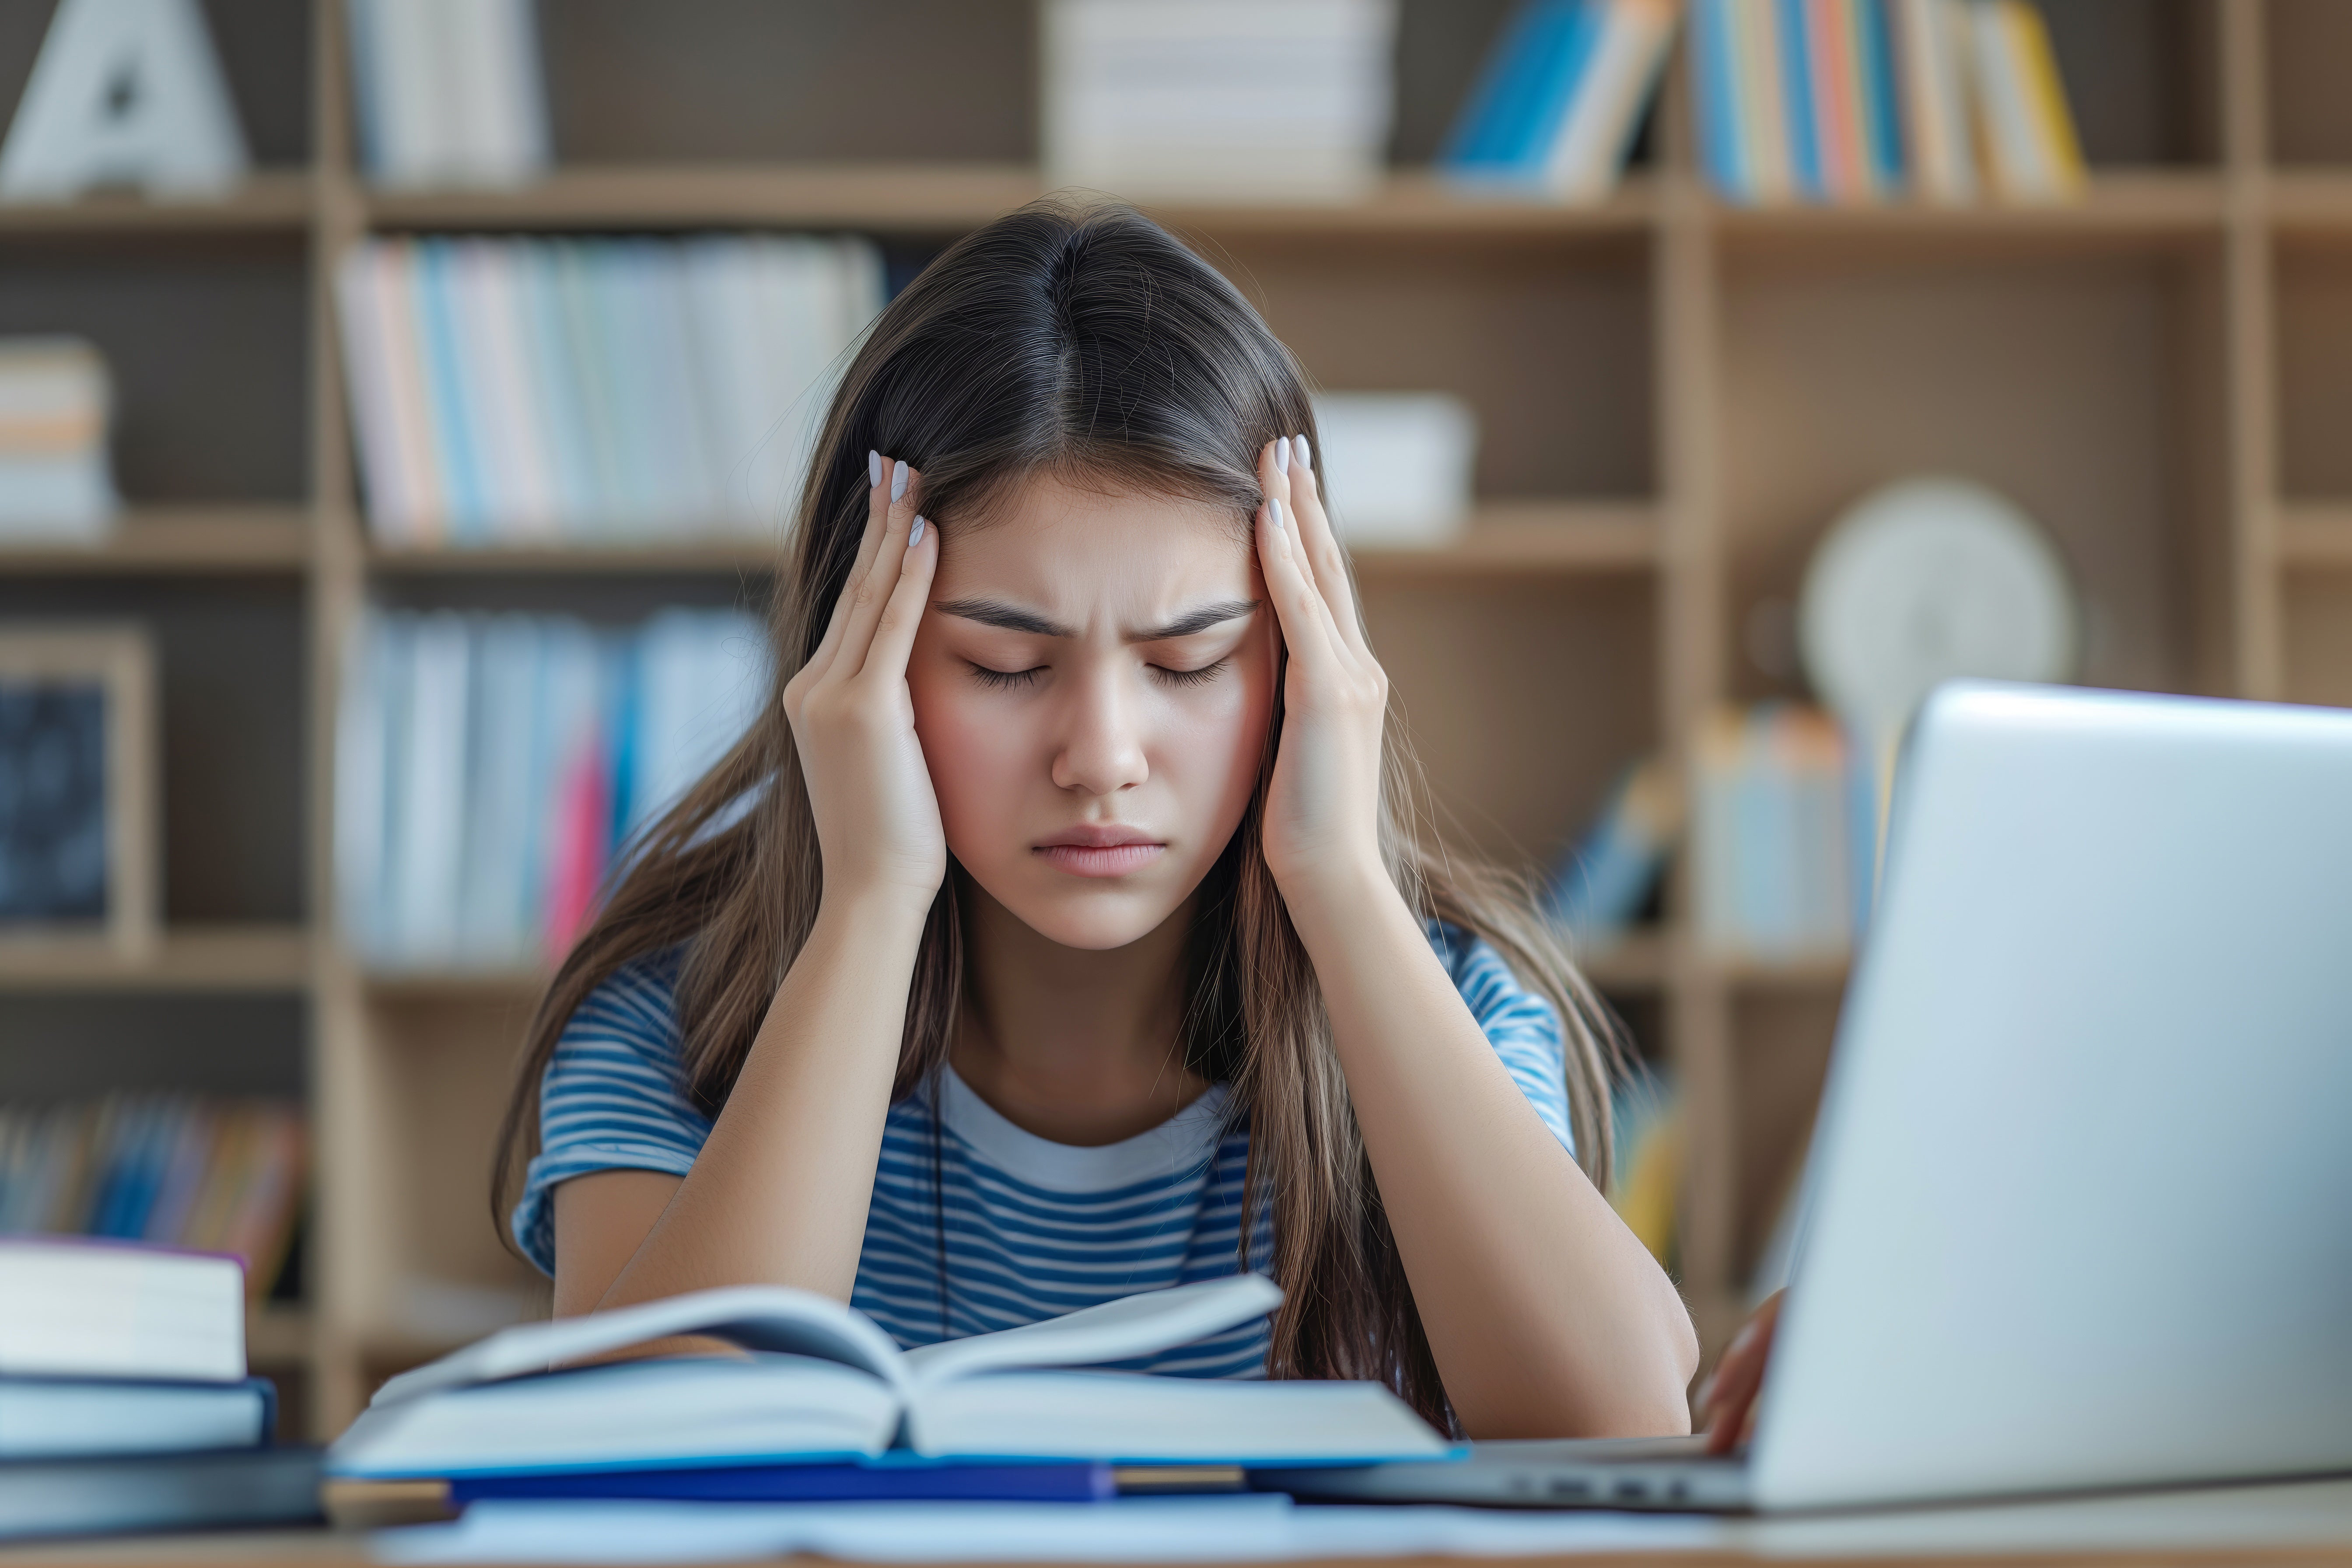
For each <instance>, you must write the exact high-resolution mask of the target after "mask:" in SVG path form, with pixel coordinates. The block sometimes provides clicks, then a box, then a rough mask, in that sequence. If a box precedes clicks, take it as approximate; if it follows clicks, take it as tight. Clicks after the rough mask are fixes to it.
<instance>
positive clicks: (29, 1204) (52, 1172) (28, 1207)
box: [0, 1094, 308, 1299]
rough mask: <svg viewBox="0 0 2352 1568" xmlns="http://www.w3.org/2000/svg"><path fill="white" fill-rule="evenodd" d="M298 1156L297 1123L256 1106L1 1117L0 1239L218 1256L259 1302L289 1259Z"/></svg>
mask: <svg viewBox="0 0 2352 1568" xmlns="http://www.w3.org/2000/svg"><path fill="white" fill-rule="evenodd" d="M307 1146H308V1139H307V1137H306V1135H305V1132H304V1127H303V1120H302V1115H301V1112H300V1111H299V1110H298V1109H297V1108H295V1107H294V1106H291V1105H285V1104H278V1103H275V1102H271V1101H267V1100H262V1101H247V1102H223V1101H211V1100H197V1099H194V1098H192V1097H190V1096H186V1095H175V1094H152V1095H127V1094H126V1095H110V1096H108V1097H107V1098H105V1099H103V1100H97V1101H95V1102H87V1103H80V1104H67V1105H56V1106H49V1107H46V1108H40V1109H34V1108H29V1107H23V1106H0V1236H29V1235H41V1234H47V1235H57V1236H85V1237H112V1238H116V1239H120V1240H124V1241H145V1242H152V1243H155V1244H157V1245H159V1246H164V1247H184V1248H188V1249H191V1250H194V1251H199V1252H211V1253H220V1254H224V1255H226V1256H229V1257H233V1258H236V1260H237V1261H238V1262H239V1263H240V1264H241V1265H242V1268H243V1270H244V1278H245V1279H247V1281H249V1282H250V1283H251V1285H252V1287H253V1289H254V1293H255V1295H256V1298H257V1299H259V1298H261V1297H265V1296H267V1295H268V1294H269V1292H270V1290H271V1289H272V1288H273V1287H274V1286H275V1285H276V1283H277V1282H278V1277H279V1275H280V1274H281V1273H282V1272H284V1270H285V1268H286V1263H287V1258H288V1254H289V1251H290V1250H291V1247H292V1243H293V1237H294V1227H295V1223H296V1220H297V1218H298V1216H299V1213H300V1210H301V1198H302V1182H303V1173H304V1171H305V1170H306V1168H307V1165H308V1160H307V1154H306V1151H307Z"/></svg>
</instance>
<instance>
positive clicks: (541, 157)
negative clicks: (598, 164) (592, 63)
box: [346, 0, 551, 185]
mask: <svg viewBox="0 0 2352 1568" xmlns="http://www.w3.org/2000/svg"><path fill="white" fill-rule="evenodd" d="M350 14H351V25H350V26H349V27H348V28H347V29H346V32H347V34H348V35H349V37H350V40H351V48H352V86H353V87H354V88H355V89H357V96H358V99H359V132H360V157H361V161H362V163H364V164H365V165H366V167H367V171H368V173H369V174H370V175H371V176H373V178H374V179H375V180H377V181H378V182H380V183H381V184H387V185H512V184H521V183H523V182H524V181H527V180H530V179H532V178H534V177H536V176H537V175H539V174H543V173H544V172H545V171H546V169H547V165H548V163H549V161H550V156H551V154H550V151H549V135H548V128H547V96H546V92H545V90H544V89H543V88H542V86H541V81H540V69H539V37H538V27H537V25H536V18H535V15H534V12H533V9H532V5H531V0H350Z"/></svg>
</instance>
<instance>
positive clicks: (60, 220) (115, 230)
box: [0, 169, 310, 237]
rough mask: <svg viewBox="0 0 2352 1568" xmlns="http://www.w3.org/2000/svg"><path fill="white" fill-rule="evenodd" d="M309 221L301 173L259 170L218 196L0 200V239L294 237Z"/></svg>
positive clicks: (107, 194)
mask: <svg viewBox="0 0 2352 1568" xmlns="http://www.w3.org/2000/svg"><path fill="white" fill-rule="evenodd" d="M308 226H310V171H309V170H307V169H259V170H256V171H255V172H254V173H253V174H248V175H247V176H246V178H245V180H244V181H243V182H242V183H240V184H237V185H236V186H234V187H232V188H231V189H229V190H227V191H226V192H223V193H222V194H220V195H206V196H186V197H158V196H147V195H140V194H138V193H136V192H132V191H101V192H99V193H97V194H95V195H87V196H80V197H77V198H75V199H73V200H70V201H12V202H0V235H10V236H14V235H32V234H54V235H68V236H70V235H110V234H121V235H131V236H137V237H153V236H162V235H169V234H205V233H220V232H232V231H237V230H246V231H252V230H273V229H274V230H278V231H280V232H282V233H284V234H286V235H288V236H289V237H297V236H299V235H300V234H301V233H302V232H303V230H304V229H306V228H307V227H308Z"/></svg>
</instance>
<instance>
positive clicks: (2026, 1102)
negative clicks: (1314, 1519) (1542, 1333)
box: [1259, 684, 2352, 1512]
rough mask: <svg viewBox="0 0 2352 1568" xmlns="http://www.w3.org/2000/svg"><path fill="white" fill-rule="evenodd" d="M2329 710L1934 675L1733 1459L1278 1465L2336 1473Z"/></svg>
mask: <svg viewBox="0 0 2352 1568" xmlns="http://www.w3.org/2000/svg"><path fill="white" fill-rule="evenodd" d="M2347 899H2352V713H2346V712H2341V711H2336V710H2320V709H2307V708H2288V707H2280V706H2273V705H2266V704H2257V703H2242V702H2218V701H2203V700H2189V699H2175V698H2159V697H2147V696H2137V695H2122V694H2116V693H2099V692H2088V691H2074V690H2061V689H2047V688H2032V687H2018V686H1994V685H1988V684H1975V685H1965V686H1956V687H1949V688H1946V689H1944V690H1943V691H1942V692H1940V693H1939V694H1938V695H1937V696H1936V697H1934V698H1932V699H1931V700H1929V702H1928V704H1927V708H1926V710H1924V711H1923V712H1922V713H1921V715H1920V717H1919V720H1918V721H1917V723H1916V726H1915V728H1914V731H1913V733H1912V735H1911V738H1910V741H1909V743H1908V746H1907V749H1906V754H1905V757H1904V760H1903V763H1902V766H1901V768H1900V770H1899V775H1898V779H1897V783H1896V797H1895V808H1894V813H1893V817H1892V821H1891V824H1890V829H1889V842H1888V848H1887V861H1886V870H1885V884H1884V890H1883V894H1882V898H1881V901H1880V904H1879V909H1878V913H1877V915H1876V918H1875V924H1874V929H1873V930H1872V931H1871V933H1870V936H1869V940H1868V942H1867V943H1866V945H1865V948H1864V952H1862V953H1861V955H1860V960H1859V962H1858V963H1857V964H1856V966H1855V970H1854V975H1853V984H1852V985H1851V986H1850V988H1849V989H1848V991H1847V994H1846V999H1845V1006H1844V1010H1843V1014H1842V1016H1841V1017H1840V1021H1839V1027H1838V1038H1837V1043H1836V1047H1835V1049H1834V1052H1833V1055H1832V1061H1831V1067H1830V1076H1829V1083H1828V1088H1827V1090H1826V1092H1825V1095H1824V1098H1823V1101H1822V1112H1821V1120H1820V1124H1819V1127H1818V1130H1817V1131H1816V1134H1815V1144H1814V1149H1815V1153H1814V1158H1813V1161H1812V1163H1811V1169H1810V1171H1809V1172H1808V1174H1807V1190H1806V1194H1805V1198H1804V1208H1805V1211H1806V1213H1807V1216H1808V1217H1807V1219H1806V1221H1805V1224H1804V1227H1803V1234H1802V1236H1801V1240H1800V1242H1799V1249H1798V1257H1797V1260H1796V1267H1795V1270H1794V1275H1793V1282H1792V1283H1791V1285H1790V1292H1789V1299H1788V1303H1787V1306H1786V1309H1785V1310H1784V1311H1783V1313H1782V1315H1781V1319H1780V1328H1779V1333H1778V1342H1777V1344H1776V1347H1775V1349H1774V1352H1773V1361H1772V1366H1771V1369H1770V1376H1769V1382H1768V1383H1767V1385H1766V1389H1765V1393H1764V1395H1763V1399H1762V1402H1761V1405H1759V1412H1758V1419H1757V1427H1756V1436H1755V1441H1754V1444H1753V1446H1752V1448H1751V1449H1750V1451H1749V1452H1748V1454H1747V1455H1746V1456H1745V1457H1744V1458H1740V1459H1736V1460H1735V1459H1708V1458H1704V1457H1702V1456H1697V1455H1696V1454H1695V1453H1694V1452H1692V1444H1691V1443H1690V1441H1689V1440H1685V1441H1684V1443H1683V1444H1682V1445H1681V1446H1680V1447H1679V1449H1678V1448H1677V1447H1676V1446H1675V1445H1674V1444H1671V1443H1670V1444H1666V1445H1663V1446H1662V1445H1658V1444H1645V1443H1635V1444H1608V1443H1601V1444H1577V1443H1564V1444H1537V1443H1503V1444H1482V1445H1480V1446H1479V1447H1478V1449H1477V1451H1476V1452H1475V1454H1474V1455H1473V1456H1472V1457H1471V1458H1470V1459H1469V1460H1468V1461H1467V1462H1465V1463H1462V1464H1457V1465H1449V1466H1444V1467H1429V1466H1418V1465H1400V1466H1382V1467H1377V1468H1371V1469H1358V1470H1349V1471H1335V1470H1323V1471H1311V1472H1307V1473H1298V1472H1290V1473H1286V1474H1283V1475H1279V1476H1272V1475H1269V1476H1263V1477H1260V1478H1259V1480H1260V1484H1270V1485H1278V1486H1281V1487H1283V1488H1284V1489H1289V1490H1293V1491H1295V1492H1297V1493H1299V1494H1301V1495H1306V1496H1313V1497H1322V1498H1337V1499H1360V1500H1374V1499H1377V1500H1391V1501H1405V1500H1412V1501H1430V1502H1483V1503H1503V1504H1509V1503H1518V1504H1544V1505H1549V1506H1561V1505H1577V1504H1583V1505H1590V1506H1599V1507H1608V1508H1620V1509H1622V1508H1667V1509H1710V1510H1740V1509H1749V1508H1753V1509H1755V1510H1759V1511H1765V1512H1779V1511H1784V1510H1811V1509H1823V1508H1836V1507H1843V1506H1863V1505H1874V1504H1888V1503H1901V1502H1916V1501H1927V1500H1962V1499H1974V1498H1988V1497H1998V1496H2003V1495H2022V1494H2032V1493H2039V1492H2054V1491H2087V1490H2092V1489H2101V1488H2120V1487H2136V1486H2153V1485H2162V1484H2182V1483H2196V1482H2214V1481H2228V1480H2252V1479H2265V1478H2273V1477H2290V1476H2297V1475H2319V1474H2326V1473H2331V1472H2352V1355H2347V1353H2346V1351H2345V1348H2344V1314H2345V1310H2346V1307H2347V1303H2352V1224H2347V1222H2346V1219H2345V1215H2344V1207H2345V1199H2346V1196H2347V1194H2352V1138H2347V1137H2346V1136H2345V1133H2344V1129H2343V1122H2344V1108H2345V1107H2346V1106H2347V1104H2352V962H2347V956H2346V955H2347V951H2348V950H2352V944H2347V931H2352V916H2347V907H2352V905H2347Z"/></svg>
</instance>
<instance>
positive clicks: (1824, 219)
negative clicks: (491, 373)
mask: <svg viewBox="0 0 2352 1568" xmlns="http://www.w3.org/2000/svg"><path fill="white" fill-rule="evenodd" d="M1680 178H1685V179H1689V181H1690V185H1691V188H1692V189H1693V190H1694V191H1701V190H1703V189H1704V187H1703V186H1700V185H1699V184H1698V183H1697V182H1696V179H1695V178H1692V177H1689V176H1680ZM1668 184H1671V182H1669V181H1662V180H1659V179H1655V178H1653V177H1650V176H1647V175H1641V174H1637V175H1634V176H1633V177H1631V178H1629V179H1628V180H1627V181H1626V182H1625V184H1623V185H1622V186H1621V187H1620V188H1619V189H1618V190H1617V191H1616V192H1614V193H1613V194H1612V195H1610V196H1608V197H1607V198H1605V199H1604V200H1602V201H1600V202H1596V203H1591V204H1580V205H1569V204H1564V203H1559V202H1549V201H1544V200H1541V199H1538V198H1534V197H1529V196H1524V195H1515V194H1510V193H1505V192H1483V191H1478V190H1475V188H1465V187H1463V186H1460V185H1457V184H1452V183H1450V182H1449V181H1447V180H1446V179H1444V177H1443V176H1441V175H1439V174H1434V173H1433V172H1432V171H1430V170H1427V169H1420V168H1408V169H1399V170H1397V171H1396V172H1394V173H1392V174H1390V175H1389V176H1388V177H1387V178H1386V179H1384V180H1382V181H1381V183H1380V184H1379V185H1377V186H1376V187H1375V188H1374V189H1373V190H1372V191H1371V192H1370V194H1368V195H1365V196H1363V197H1361V198H1360V199H1357V200H1353V201H1344V202H1332V203H1299V202H1266V203H1255V202H1244V201H1230V202H1227V201H1166V202H1152V201H1148V200H1147V201H1144V202H1141V203H1139V205H1142V206H1144V207H1145V208H1146V210H1148V211H1150V213H1151V214H1152V216H1155V217H1158V218H1160V219H1161V220H1162V221H1164V222H1166V223H1169V224H1171V225H1172V226H1177V227H1180V228H1194V229H1202V230H1207V231H1210V232H1213V233H1215V234H1218V235H1232V236H1244V235H1253V236H1265V237H1317V236H1326V235H1330V236H1348V235H1382V236H1391V237H1394V236H1410V235H1412V234H1416V233H1420V234H1429V235H1443V236H1449V237H1464V236H1471V237H1475V236H1481V235H1484V236H1492V237H1512V236H1521V237H1543V236H1556V235H1576V234H1591V235H1607V234H1632V233H1637V232H1640V231H1642V230H1643V229H1645V228H1647V227H1649V226H1651V225H1652V224H1653V223H1654V222H1655V221H1657V220H1658V219H1659V217H1660V216H1661V215H1662V213H1663V212H1664V207H1665V205H1666V204H1665V203H1664V201H1663V200H1662V199H1661V192H1662V190H1663V189H1664V188H1665V187H1666V186H1667V185H1668ZM1047 189H1048V187H1047V185H1046V184H1045V178H1044V176H1043V175H1042V174H1040V173H1039V172H1038V171H1037V170H1035V169H1034V168H1031V167H1028V166H1026V165H1023V164H1007V163H801V164H793V163H780V164H761V163H740V164H643V165H625V164H623V165H607V166H603V167H593V166H592V167H578V168H570V169H561V170H558V171H556V172H555V173H554V174H550V175H548V176H547V177H546V178H545V179H542V180H540V181H537V182H535V183H533V184H529V185H523V186H519V187H516V188H513V189H510V190H414V191H404V190H383V189H372V190H369V191H368V192H367V193H366V194H365V196H364V198H363V199H364V202H365V205H366V212H367V219H368V222H369V224H370V225H371V226H373V227H376V228H383V229H484V228H493V229H499V230H530V229H546V230H565V229H613V228H626V229H646V228H705V227H724V226H736V225H742V226H788V227H819V228H823V227H844V228H856V229H863V230H867V231H874V232H885V233H889V232H898V233H948V232H953V231H955V230H958V229H962V228H969V227H971V226H975V225H978V224H982V223H985V222H987V221H988V220H989V219H990V218H992V217H995V216H999V215H1000V214H1002V213H1004V212H1007V211H1009V210H1011V209H1012V208H1013V207H1017V206H1019V205H1022V204H1023V203H1024V202H1029V201H1034V200H1035V199H1036V198H1037V197H1038V196H1041V195H1045V193H1046V191H1047ZM1703 199H1704V204H1705V206H1706V210H1707V211H1709V212H1710V213H1711V214H1712V215H1713V216H1714V219H1715V221H1716V222H1717V223H1718V224H1720V225H1721V226H1722V227H1723V228H1724V229H1725V231H1726V232H1727V233H1729V234H1733V235H1740V236H1786V237H1801V236H1811V235H1832V236H1849V235H1856V234H1919V235H1930V236H1937V235H1987V236H2006V235H2019V236H2066V235H2080V236H2092V237H2096V236H2113V237H2128V236H2163V235H2195V234H2201V233H2207V232H2213V231H2218V229H2219V227H2220V226H2221V222H2222V219H2223V217H2224V216H2225V214H2226V213H2227V211H2228V207H2229V198H2228V193H2227V189H2226V186H2225V184H2224V182H2223V180H2222V177H2221V175H2220V174H2214V173H2211V172H2205V171H2191V172H2174V171H2170V170H2139V169H2120V170H2104V171H2101V172H2100V173H2099V174H2096V175H2095V178H2094V179H2093V181H2092V184H2091V187H2090V189H2089V191H2088V192H2087V194H2086V195H2084V198H2083V199H2082V200H2080V201H2077V202H2067V203H2053V204H2050V205H2007V204H2002V203H1998V202H1990V201H1988V202H1982V203H1978V204H1974V205H1968V206H1955V207H1945V206H1931V205H1925V204H1922V203H1916V202H1888V203H1884V204H1880V205H1867V206H1833V205H1797V204H1790V205H1773V206H1761V207H1742V206H1734V205H1729V204H1727V203H1725V202H1721V201H1717V200H1716V199H1714V198H1713V197H1712V196H1706V197H1704V198H1703ZM2277 200H2278V202H2279V203H2280V204H2281V211H2282V214H2283V215H2284V214H2286V213H2293V214H2294V215H2296V216H2297V217H2298V218H2299V219H2300V220H2301V221H2304V222H2305V223H2309V222H2315V221H2325V222H2330V223H2338V224H2342V225H2345V226H2352V175H2345V176H2334V175H2319V176H2305V177H2300V178H2296V179H2293V180H2286V179H2282V180H2281V181H2280V182H2279V195H2278V197H2277Z"/></svg>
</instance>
